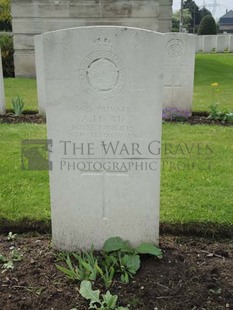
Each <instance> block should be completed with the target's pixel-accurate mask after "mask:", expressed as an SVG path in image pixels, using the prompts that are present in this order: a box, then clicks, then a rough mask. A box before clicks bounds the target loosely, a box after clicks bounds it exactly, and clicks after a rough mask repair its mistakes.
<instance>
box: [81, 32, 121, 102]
mask: <svg viewBox="0 0 233 310" xmlns="http://www.w3.org/2000/svg"><path fill="white" fill-rule="evenodd" d="M80 79H81V83H82V86H83V88H84V89H85V91H86V92H87V93H90V94H91V95H92V96H94V97H96V98H100V99H101V98H102V99H105V98H106V99H107V98H109V97H113V96H115V95H116V94H117V93H119V92H120V91H121V90H122V88H123V87H124V84H125V80H126V73H125V68H124V66H123V64H122V61H121V60H120V59H119V58H118V57H117V56H116V55H115V54H114V53H113V52H112V44H111V39H110V38H108V37H107V36H105V35H101V36H100V37H98V38H97V39H96V41H95V51H94V52H93V53H91V54H89V55H88V56H87V57H86V58H85V59H84V61H83V62H82V64H81V67H80Z"/></svg>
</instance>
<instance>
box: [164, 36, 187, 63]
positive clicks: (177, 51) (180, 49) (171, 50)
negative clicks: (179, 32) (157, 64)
mask: <svg viewBox="0 0 233 310" xmlns="http://www.w3.org/2000/svg"><path fill="white" fill-rule="evenodd" d="M167 53H168V56H169V58H180V57H182V56H183V55H184V43H183V42H182V41H181V40H179V39H172V40H170V41H169V42H168V43H167Z"/></svg>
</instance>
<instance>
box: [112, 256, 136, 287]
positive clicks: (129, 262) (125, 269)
mask: <svg viewBox="0 0 233 310" xmlns="http://www.w3.org/2000/svg"><path fill="white" fill-rule="evenodd" d="M118 258H119V264H118V268H119V269H118V272H119V273H121V282H122V283H124V284H128V283H129V280H130V278H132V277H133V275H135V274H136V272H137V271H138V269H139V268H140V265H141V261H140V257H139V255H135V254H130V255H128V254H126V255H122V254H121V253H118Z"/></svg>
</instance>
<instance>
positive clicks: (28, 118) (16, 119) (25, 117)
mask: <svg viewBox="0 0 233 310" xmlns="http://www.w3.org/2000/svg"><path fill="white" fill-rule="evenodd" d="M45 122H46V121H45V118H44V117H42V116H41V115H40V114H38V113H36V112H34V111H25V112H23V114H22V115H21V116H15V115H14V113H12V112H8V113H6V114H5V115H0V124H1V123H7V124H19V123H34V124H44V123H45Z"/></svg>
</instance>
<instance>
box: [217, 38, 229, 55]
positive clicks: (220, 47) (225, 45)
mask: <svg viewBox="0 0 233 310" xmlns="http://www.w3.org/2000/svg"><path fill="white" fill-rule="evenodd" d="M226 50H229V35H227V34H225V35H224V34H223V35H220V34H218V35H217V46H216V53H223V52H224V51H226Z"/></svg>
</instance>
